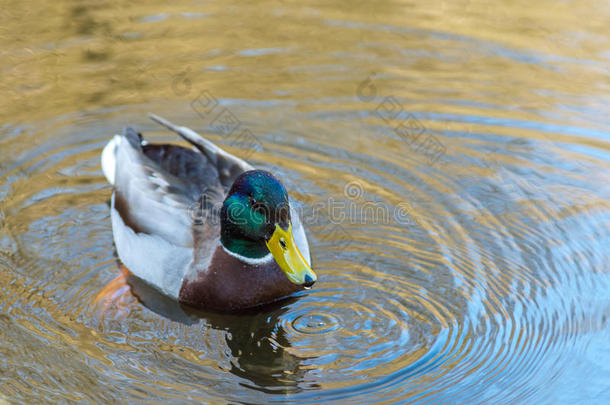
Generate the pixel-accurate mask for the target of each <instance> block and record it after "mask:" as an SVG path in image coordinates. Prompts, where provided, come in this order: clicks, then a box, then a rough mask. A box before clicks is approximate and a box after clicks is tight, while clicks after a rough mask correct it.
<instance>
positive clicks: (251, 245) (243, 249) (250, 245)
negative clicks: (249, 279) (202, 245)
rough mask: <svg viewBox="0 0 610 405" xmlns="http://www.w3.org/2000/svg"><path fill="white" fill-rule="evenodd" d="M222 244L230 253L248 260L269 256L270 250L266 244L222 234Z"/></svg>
mask: <svg viewBox="0 0 610 405" xmlns="http://www.w3.org/2000/svg"><path fill="white" fill-rule="evenodd" d="M220 242H221V243H222V245H223V246H224V248H225V249H227V250H228V251H230V252H232V253H235V254H236V255H239V256H243V257H246V258H248V259H260V258H261V257H265V256H267V255H268V254H269V248H267V246H266V245H265V243H264V242H257V241H252V240H247V239H239V238H235V237H232V236H231V235H229V234H225V233H224V232H221V235H220Z"/></svg>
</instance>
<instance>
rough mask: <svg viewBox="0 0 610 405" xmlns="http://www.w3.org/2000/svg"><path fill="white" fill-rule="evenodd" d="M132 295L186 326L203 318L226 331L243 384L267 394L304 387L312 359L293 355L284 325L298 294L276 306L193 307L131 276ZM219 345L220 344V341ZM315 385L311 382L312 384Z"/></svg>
mask: <svg viewBox="0 0 610 405" xmlns="http://www.w3.org/2000/svg"><path fill="white" fill-rule="evenodd" d="M127 284H128V285H129V286H130V291H131V293H132V294H133V295H134V296H135V297H137V299H138V300H139V301H140V302H141V303H142V304H143V305H144V306H146V307H147V308H148V309H150V310H151V311H153V312H155V313H156V314H158V315H160V316H163V317H164V318H167V319H170V320H172V321H174V322H180V323H182V324H185V325H196V324H199V323H200V322H205V323H206V324H207V325H208V326H209V327H211V328H213V329H216V330H220V331H223V336H224V340H225V343H226V346H227V348H228V349H229V350H228V351H227V350H223V352H224V353H226V355H227V356H228V357H229V360H230V363H231V369H230V372H231V373H232V374H234V375H236V376H238V377H241V378H243V379H244V380H248V381H250V382H251V384H248V383H244V385H245V386H248V387H250V388H253V389H256V390H259V391H262V392H266V393H277V394H280V393H296V392H299V391H301V389H300V387H299V384H300V383H301V382H303V379H304V375H305V373H306V371H307V370H306V368H305V367H303V366H302V365H303V362H304V361H305V360H307V359H308V358H304V357H299V356H295V355H294V354H292V353H290V350H289V348H290V347H291V343H290V341H289V340H288V339H287V337H286V331H285V330H284V328H283V326H282V316H283V315H284V314H285V313H286V312H287V311H288V310H289V309H290V306H291V304H293V303H294V302H295V301H296V300H297V299H298V297H291V298H286V299H283V300H281V301H278V302H276V303H273V304H269V305H265V306H263V307H258V308H256V309H252V310H247V311H242V312H240V313H238V314H233V313H232V314H224V313H214V312H208V311H201V310H195V309H192V308H190V307H187V306H185V305H182V304H180V303H178V302H176V301H174V300H172V299H170V298H168V297H166V296H164V295H162V294H160V293H159V292H158V291H157V290H155V289H153V288H151V287H150V286H148V285H147V284H145V283H144V282H143V281H142V280H140V279H138V278H137V277H134V276H132V275H129V276H128V277H127ZM219 343H220V342H219ZM309 388H311V386H309Z"/></svg>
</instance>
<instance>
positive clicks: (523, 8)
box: [0, 0, 610, 404]
mask: <svg viewBox="0 0 610 405" xmlns="http://www.w3.org/2000/svg"><path fill="white" fill-rule="evenodd" d="M609 18H610V7H609V5H608V2H605V1H595V0H586V1H582V2H571V1H562V2H555V1H548V0H543V1H539V2H536V3H531V2H524V1H515V2H510V3H502V2H491V1H456V2H452V3H451V4H448V3H447V2H424V1H412V2H407V1H391V2H382V3H379V2H347V1H343V2H341V1H335V2H313V3H303V2H282V3H275V2H268V1H262V2H257V3H256V4H252V5H247V4H245V3H243V2H226V1H224V2H214V1H212V2H192V1H177V2H162V1H157V2H147V5H145V6H142V5H133V4H131V3H130V2H122V1H112V2H101V3H91V2H75V1H67V0H61V1H55V2H42V1H40V2H33V1H8V0H4V1H2V4H1V7H0V49H1V51H0V72H1V74H0V89H1V94H2V97H1V98H0V297H1V298H0V353H1V354H0V402H2V401H3V400H6V401H9V402H15V403H31V402H33V401H39V400H41V399H44V400H45V401H49V402H56V401H60V400H61V401H65V402H69V403H72V402H79V401H91V402H102V401H104V402H123V401H129V402H134V403H139V402H143V401H149V402H155V403H168V402H176V403H185V402H193V401H197V402H204V403H226V402H229V403H274V402H290V403H301V404H302V403H312V402H318V403H332V402H335V403H348V402H349V403H376V402H385V403H396V402H405V403H411V402H417V403H419V402H421V403H446V402H451V403H468V404H470V403H553V404H556V403H566V404H573V403H604V402H608V401H610V366H609V364H610V346H609V345H608V342H609V341H610V323H609V320H608V317H609V316H610V299H609V297H610V294H609V292H610V249H609V248H608V246H610V186H609V184H610V143H609V142H610V135H609V133H610V121H609V119H608V117H609V116H610V98H609V94H610V76H609V71H608V66H609V64H610V46H609V45H610V43H609V41H608V34H609V32H608V27H609V25H608V20H609ZM148 111H152V112H155V113H158V114H160V115H163V116H165V117H166V118H168V119H170V120H172V121H174V122H176V123H180V124H182V125H186V126H189V127H191V128H193V129H195V130H198V131H200V132H201V133H202V134H204V135H205V136H206V137H208V138H209V139H211V140H212V141H214V142H217V143H218V144H220V145H222V146H223V147H225V148H226V149H227V150H228V151H230V152H232V153H235V154H237V155H238V156H241V157H245V158H247V159H248V160H249V161H250V162H252V163H253V164H255V165H257V166H259V167H262V168H266V169H268V170H271V171H273V172H274V173H276V175H278V176H280V177H281V179H282V180H283V181H284V183H285V184H286V187H287V189H288V190H289V192H290V193H291V195H292V196H293V197H294V198H295V199H296V200H297V202H298V204H299V209H300V210H301V212H302V213H303V217H304V219H305V223H306V229H307V232H308V235H309V239H310V244H311V249H312V255H313V261H314V267H315V269H316V271H317V274H318V276H319V281H318V283H317V284H316V286H315V288H314V289H312V290H310V291H308V292H305V293H302V294H300V295H298V296H296V297H293V298H292V299H290V300H286V301H283V302H280V303H278V304H276V305H274V306H271V307H268V308H265V309H264V310H262V311H259V312H254V313H247V314H241V315H231V316H229V315H219V314H213V313H206V312H194V311H190V310H188V309H186V308H181V307H180V306H178V305H176V304H175V303H173V302H171V301H168V300H165V299H163V298H162V297H160V296H158V295H156V294H155V293H154V291H151V290H150V289H148V288H147V287H146V286H145V285H143V284H142V283H141V282H138V280H133V279H131V280H130V284H129V285H130V289H129V290H128V291H124V294H123V295H122V296H120V297H117V299H116V300H115V301H114V302H111V303H110V305H108V306H107V307H105V308H103V311H100V308H99V307H96V306H95V305H93V300H94V298H95V297H96V295H97V294H98V293H99V292H100V291H101V290H102V289H103V288H104V286H105V285H106V284H107V283H109V282H111V281H112V280H113V279H114V278H115V277H116V276H117V275H118V274H119V263H118V260H117V256H116V253H115V250H114V247H113V240H112V230H111V224H110V218H109V205H108V204H109V203H108V202H109V198H110V195H111V188H110V187H109V185H108V184H107V183H106V181H105V179H104V177H103V176H102V173H101V169H100V166H99V155H100V152H101V148H102V147H103V145H104V144H105V142H107V140H108V139H109V137H110V136H111V135H112V134H114V133H116V132H119V131H120V130H121V128H122V127H123V126H125V125H128V124H131V125H135V126H136V127H137V128H138V129H139V130H140V131H142V132H143V133H144V134H145V135H146V136H147V137H149V138H150V139H151V140H152V141H159V142H161V141H163V142H166V141H171V142H177V139H176V137H174V136H173V135H172V134H170V133H168V132H167V131H165V130H163V129H162V128H160V127H158V126H156V125H155V124H154V123H153V122H151V121H150V120H148V119H147V118H146V113H147V112H148Z"/></svg>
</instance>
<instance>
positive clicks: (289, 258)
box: [267, 224, 317, 287]
mask: <svg viewBox="0 0 610 405" xmlns="http://www.w3.org/2000/svg"><path fill="white" fill-rule="evenodd" d="M267 247H268V248H269V251H270V252H271V254H272V255H273V258H274V259H275V261H276V262H277V264H278V266H280V268H281V269H282V271H283V272H284V273H285V274H286V277H288V280H290V281H291V282H293V283H294V284H298V285H302V286H305V287H311V286H312V285H313V283H314V282H315V281H316V279H317V277H316V273H314V272H313V270H312V269H311V267H309V264H307V261H305V258H304V257H303V255H302V254H301V252H300V251H299V248H298V247H297V244H296V243H295V241H294V236H293V235H292V224H289V225H288V230H287V231H285V230H283V229H282V228H280V226H279V225H277V224H276V225H275V231H274V232H273V235H272V236H271V239H269V241H268V242H267Z"/></svg>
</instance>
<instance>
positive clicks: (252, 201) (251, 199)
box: [248, 195, 258, 206]
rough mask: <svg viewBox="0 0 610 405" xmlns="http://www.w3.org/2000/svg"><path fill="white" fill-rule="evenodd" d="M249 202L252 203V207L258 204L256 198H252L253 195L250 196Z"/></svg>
mask: <svg viewBox="0 0 610 405" xmlns="http://www.w3.org/2000/svg"><path fill="white" fill-rule="evenodd" d="M248 201H249V202H250V205H252V206H253V205H254V204H256V203H257V202H258V201H256V198H254V197H252V196H251V195H249V196H248Z"/></svg>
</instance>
